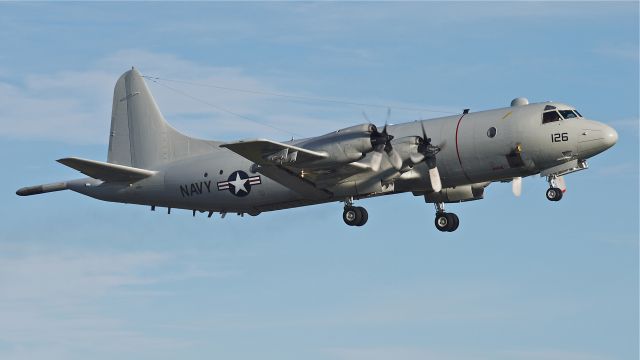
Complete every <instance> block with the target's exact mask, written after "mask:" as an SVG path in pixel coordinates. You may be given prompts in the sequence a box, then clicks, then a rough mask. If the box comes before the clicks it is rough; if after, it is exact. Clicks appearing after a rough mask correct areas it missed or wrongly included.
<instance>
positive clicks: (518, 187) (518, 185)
mask: <svg viewBox="0 0 640 360" xmlns="http://www.w3.org/2000/svg"><path fill="white" fill-rule="evenodd" d="M511 191H513V195H515V196H516V197H520V195H521V194H522V178H521V177H520V176H518V177H514V178H513V180H511Z"/></svg>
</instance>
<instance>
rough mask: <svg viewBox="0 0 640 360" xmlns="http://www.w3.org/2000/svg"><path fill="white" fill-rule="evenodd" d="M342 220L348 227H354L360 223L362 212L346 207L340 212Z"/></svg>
mask: <svg viewBox="0 0 640 360" xmlns="http://www.w3.org/2000/svg"><path fill="white" fill-rule="evenodd" d="M342 220H344V223H345V224H347V225H349V226H355V225H357V224H359V223H360V221H362V212H361V211H360V210H359V209H358V208H355V207H352V206H349V207H346V208H344V211H343V212H342Z"/></svg>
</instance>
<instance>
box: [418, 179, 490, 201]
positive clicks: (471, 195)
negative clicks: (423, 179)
mask: <svg viewBox="0 0 640 360" xmlns="http://www.w3.org/2000/svg"><path fill="white" fill-rule="evenodd" d="M489 184H491V183H490V182H482V183H476V184H471V185H461V186H455V187H450V188H444V189H442V190H441V191H440V192H437V193H436V192H432V193H427V194H425V195H424V199H425V201H426V202H432V203H436V202H442V203H455V202H463V201H472V200H480V199H482V198H483V197H484V188H486V187H487V186H489Z"/></svg>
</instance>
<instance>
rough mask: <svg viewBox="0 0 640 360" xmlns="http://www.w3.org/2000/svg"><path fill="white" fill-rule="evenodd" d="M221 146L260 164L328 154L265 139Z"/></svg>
mask: <svg viewBox="0 0 640 360" xmlns="http://www.w3.org/2000/svg"><path fill="white" fill-rule="evenodd" d="M220 147H223V148H227V149H229V150H231V151H233V152H235V153H236V154H238V155H240V156H242V157H244V158H245V159H248V160H250V161H253V162H254V163H256V164H258V165H273V164H276V163H280V164H282V163H287V162H298V163H307V162H311V161H315V160H321V159H325V158H326V157H327V154H325V153H323V152H318V151H313V150H308V149H304V148H301V147H298V146H293V145H288V144H283V143H279V142H277V141H272V140H265V139H257V140H247V141H238V142H234V143H227V144H222V145H220ZM294 154H295V155H294Z"/></svg>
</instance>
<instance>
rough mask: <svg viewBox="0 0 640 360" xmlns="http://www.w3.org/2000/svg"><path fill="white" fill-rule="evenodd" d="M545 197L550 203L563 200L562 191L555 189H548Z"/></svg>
mask: <svg viewBox="0 0 640 360" xmlns="http://www.w3.org/2000/svg"><path fill="white" fill-rule="evenodd" d="M545 195H546V196H547V199H548V200H549V201H560V199H562V190H560V189H558V188H555V187H552V188H548V189H547V192H546V194H545Z"/></svg>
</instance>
